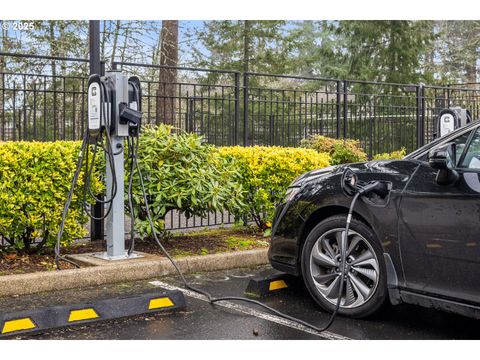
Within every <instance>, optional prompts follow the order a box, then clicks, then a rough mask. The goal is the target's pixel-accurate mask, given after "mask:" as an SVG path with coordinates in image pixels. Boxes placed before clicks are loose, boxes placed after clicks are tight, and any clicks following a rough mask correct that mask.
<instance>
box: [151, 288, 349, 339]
mask: <svg viewBox="0 0 480 360" xmlns="http://www.w3.org/2000/svg"><path fill="white" fill-rule="evenodd" d="M150 284H152V285H154V286H159V287H161V288H164V289H166V290H180V291H181V292H183V294H184V295H186V296H189V297H191V298H194V299H198V300H202V301H205V302H208V299H207V298H206V296H204V295H201V294H198V293H196V292H194V291H190V290H187V289H184V288H181V287H177V286H174V285H171V284H168V283H166V282H163V281H151V282H150ZM215 305H217V306H221V307H224V308H227V309H231V310H235V311H238V312H241V313H243V314H246V315H250V316H255V317H257V318H259V319H263V320H267V321H270V322H273V323H276V324H280V325H284V326H287V327H289V328H292V329H295V330H299V331H303V332H305V333H308V334H312V335H316V336H318V337H321V338H324V339H328V340H351V339H350V338H348V337H346V336H342V335H339V334H335V333H332V332H330V331H324V332H318V331H315V330H313V329H310V328H308V327H306V326H304V325H302V324H299V323H296V322H294V321H290V320H287V319H284V318H282V317H280V316H276V315H272V314H268V313H265V312H262V311H257V310H255V309H252V308H249V307H246V306H243V305H239V304H235V303H233V302H230V301H221V302H218V303H215Z"/></svg>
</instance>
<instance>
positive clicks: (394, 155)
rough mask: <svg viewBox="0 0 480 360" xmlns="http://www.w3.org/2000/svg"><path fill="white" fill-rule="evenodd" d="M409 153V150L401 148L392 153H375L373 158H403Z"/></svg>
mask: <svg viewBox="0 0 480 360" xmlns="http://www.w3.org/2000/svg"><path fill="white" fill-rule="evenodd" d="M405 155H407V150H406V149H405V148H401V149H400V150H396V151H392V152H391V153H382V154H377V155H375V156H374V157H373V158H372V160H401V159H403V158H404V157H405Z"/></svg>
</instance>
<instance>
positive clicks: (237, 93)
mask: <svg viewBox="0 0 480 360" xmlns="http://www.w3.org/2000/svg"><path fill="white" fill-rule="evenodd" d="M239 102H240V73H239V72H236V73H235V114H234V128H233V145H238V141H239V136H238V135H239V134H238V120H239V115H240V114H239Z"/></svg>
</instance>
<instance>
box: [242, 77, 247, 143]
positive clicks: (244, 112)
mask: <svg viewBox="0 0 480 360" xmlns="http://www.w3.org/2000/svg"><path fill="white" fill-rule="evenodd" d="M243 146H248V74H246V73H244V74H243Z"/></svg>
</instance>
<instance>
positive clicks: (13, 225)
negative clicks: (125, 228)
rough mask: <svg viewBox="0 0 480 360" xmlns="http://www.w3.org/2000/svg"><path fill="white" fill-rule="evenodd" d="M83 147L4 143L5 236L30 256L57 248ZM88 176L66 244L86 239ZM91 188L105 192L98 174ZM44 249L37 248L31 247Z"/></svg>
mask: <svg viewBox="0 0 480 360" xmlns="http://www.w3.org/2000/svg"><path fill="white" fill-rule="evenodd" d="M79 150H80V143H79V142H71V141H57V142H0V236H2V237H3V238H4V239H5V240H6V241H7V242H8V243H9V244H11V245H12V246H16V247H17V248H20V249H22V248H23V249H25V250H26V251H28V252H31V251H33V250H39V249H40V248H41V247H42V246H44V245H45V246H48V247H53V245H54V243H55V242H56V236H57V232H58V228H59V225H60V220H61V215H62V211H63V206H64V202H65V199H66V196H67V194H68V191H69V189H70V183H71V181H72V178H73V174H74V172H75V166H76V162H77V158H78V153H79ZM82 185H83V174H82V175H81V176H80V179H79V186H78V187H77V190H76V191H75V193H74V197H73V200H72V204H71V207H70V212H69V216H68V217H67V219H66V225H65V232H64V236H63V238H62V244H63V245H67V244H69V243H70V242H71V241H72V240H73V239H74V238H75V237H80V236H84V235H85V230H84V225H85V223H86V222H87V218H86V216H85V215H82V211H81V208H82V205H81V203H82V198H83V193H82V191H81V189H80V187H81V186H82ZM92 188H93V189H96V190H100V188H101V183H100V180H99V178H98V176H97V175H94V177H93V180H92ZM34 241H39V242H40V245H39V246H37V247H33V246H32V243H33V242H34Z"/></svg>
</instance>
